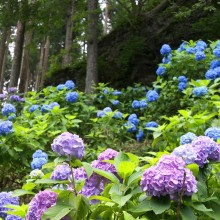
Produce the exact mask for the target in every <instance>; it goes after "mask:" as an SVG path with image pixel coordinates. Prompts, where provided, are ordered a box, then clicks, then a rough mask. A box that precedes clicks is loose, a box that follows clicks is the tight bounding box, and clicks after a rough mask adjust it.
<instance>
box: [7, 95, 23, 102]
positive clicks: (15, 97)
mask: <svg viewBox="0 0 220 220" xmlns="http://www.w3.org/2000/svg"><path fill="white" fill-rule="evenodd" d="M9 100H10V101H12V102H20V101H21V97H20V96H19V95H11V96H10V98H9Z"/></svg>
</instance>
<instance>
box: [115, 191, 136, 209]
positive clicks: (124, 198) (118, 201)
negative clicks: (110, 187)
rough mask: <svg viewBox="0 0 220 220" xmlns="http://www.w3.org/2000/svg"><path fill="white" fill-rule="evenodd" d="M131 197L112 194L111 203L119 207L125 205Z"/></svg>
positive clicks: (129, 195)
mask: <svg viewBox="0 0 220 220" xmlns="http://www.w3.org/2000/svg"><path fill="white" fill-rule="evenodd" d="M131 197H132V194H128V195H126V196H121V195H118V194H115V193H113V194H112V195H111V198H112V201H113V202H115V203H116V204H118V205H119V207H122V206H124V205H125V204H126V202H127V201H129V200H130V198H131Z"/></svg>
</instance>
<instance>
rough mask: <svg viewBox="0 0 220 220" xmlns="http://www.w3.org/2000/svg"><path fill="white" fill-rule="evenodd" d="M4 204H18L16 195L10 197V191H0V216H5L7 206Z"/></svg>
mask: <svg viewBox="0 0 220 220" xmlns="http://www.w3.org/2000/svg"><path fill="white" fill-rule="evenodd" d="M5 205H19V201H18V197H12V192H1V193H0V218H3V219H4V218H6V216H7V214H6V213H5V212H7V211H8V210H9V208H6V207H5Z"/></svg>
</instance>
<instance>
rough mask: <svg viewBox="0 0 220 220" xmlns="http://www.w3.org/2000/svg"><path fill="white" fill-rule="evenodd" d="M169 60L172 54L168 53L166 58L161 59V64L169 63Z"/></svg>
mask: <svg viewBox="0 0 220 220" xmlns="http://www.w3.org/2000/svg"><path fill="white" fill-rule="evenodd" d="M171 58H172V54H171V53H170V54H169V55H168V56H165V57H163V59H162V63H164V64H166V63H170V62H171Z"/></svg>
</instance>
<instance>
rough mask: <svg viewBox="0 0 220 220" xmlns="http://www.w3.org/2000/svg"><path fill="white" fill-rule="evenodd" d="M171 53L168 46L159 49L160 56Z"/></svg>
mask: <svg viewBox="0 0 220 220" xmlns="http://www.w3.org/2000/svg"><path fill="white" fill-rule="evenodd" d="M170 52H171V47H170V45H169V44H164V45H163V46H162V47H161V49H160V54H161V55H168V54H169V53H170Z"/></svg>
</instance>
